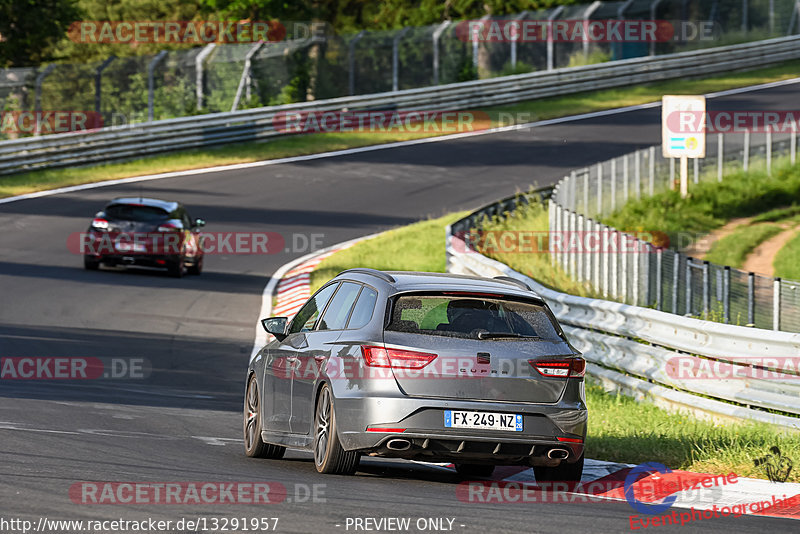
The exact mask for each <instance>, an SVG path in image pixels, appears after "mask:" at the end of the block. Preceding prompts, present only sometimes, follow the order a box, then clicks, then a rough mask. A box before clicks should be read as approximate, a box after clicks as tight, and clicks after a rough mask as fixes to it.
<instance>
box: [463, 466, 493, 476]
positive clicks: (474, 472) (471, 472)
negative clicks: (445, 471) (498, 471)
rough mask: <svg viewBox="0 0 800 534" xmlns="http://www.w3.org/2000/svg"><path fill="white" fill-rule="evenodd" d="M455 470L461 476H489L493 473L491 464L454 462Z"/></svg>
mask: <svg viewBox="0 0 800 534" xmlns="http://www.w3.org/2000/svg"><path fill="white" fill-rule="evenodd" d="M456 472H457V473H458V474H459V475H461V476H462V478H489V477H490V476H492V473H494V466H493V465H484V464H456Z"/></svg>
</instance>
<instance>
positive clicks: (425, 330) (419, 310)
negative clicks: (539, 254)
mask: <svg viewBox="0 0 800 534" xmlns="http://www.w3.org/2000/svg"><path fill="white" fill-rule="evenodd" d="M391 313H392V316H391V320H390V322H389V325H388V326H387V327H386V329H387V330H391V331H396V332H407V333H415V334H428V335H441V336H448V337H462V338H473V339H487V340H488V339H498V340H500V339H502V340H508V339H513V338H514V337H520V338H521V339H528V338H530V337H535V338H539V339H542V340H544V341H557V340H559V339H560V337H559V335H558V330H557V327H556V326H555V325H554V324H553V321H552V320H551V318H550V316H549V315H548V313H547V312H546V311H545V307H544V306H543V305H541V304H539V303H537V302H532V301H526V300H517V299H511V298H505V297H502V296H496V297H495V296H491V297H485V296H480V295H475V296H471V295H459V296H451V295H444V294H438V295H436V294H434V295H403V296H400V297H398V298H397V299H395V302H394V305H393V307H392V312H391ZM503 334H508V335H507V336H505V337H504V336H503Z"/></svg>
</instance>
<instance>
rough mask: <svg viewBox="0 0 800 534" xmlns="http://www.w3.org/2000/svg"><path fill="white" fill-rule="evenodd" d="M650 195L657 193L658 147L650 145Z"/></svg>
mask: <svg viewBox="0 0 800 534" xmlns="http://www.w3.org/2000/svg"><path fill="white" fill-rule="evenodd" d="M649 163H650V184H649V186H650V187H649V191H650V196H651V197H652V196H653V195H655V194H656V147H654V146H651V147H650V161H649Z"/></svg>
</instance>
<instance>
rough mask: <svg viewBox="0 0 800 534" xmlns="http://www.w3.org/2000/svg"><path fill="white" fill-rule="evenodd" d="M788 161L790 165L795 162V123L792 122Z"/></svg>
mask: <svg viewBox="0 0 800 534" xmlns="http://www.w3.org/2000/svg"><path fill="white" fill-rule="evenodd" d="M789 161H790V162H791V164H792V165H794V164H795V162H796V161H797V123H796V122H792V133H791V134H790V135H789Z"/></svg>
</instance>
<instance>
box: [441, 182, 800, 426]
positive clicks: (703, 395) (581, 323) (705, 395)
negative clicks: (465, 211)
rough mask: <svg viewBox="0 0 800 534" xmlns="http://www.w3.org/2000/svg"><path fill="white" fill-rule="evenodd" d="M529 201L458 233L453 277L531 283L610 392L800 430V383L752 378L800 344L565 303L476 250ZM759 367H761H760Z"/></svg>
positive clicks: (508, 204) (771, 335)
mask: <svg viewBox="0 0 800 534" xmlns="http://www.w3.org/2000/svg"><path fill="white" fill-rule="evenodd" d="M550 192H552V188H547V189H543V190H538V191H536V192H535V194H537V195H539V196H540V197H546V196H547V195H548V194H549V193H550ZM529 201H530V194H524V195H517V196H515V197H510V198H506V199H503V200H501V201H498V202H495V203H492V204H490V205H488V206H485V207H483V208H481V209H479V210H477V211H475V212H473V213H471V214H470V215H468V216H467V217H465V218H463V219H461V220H459V221H457V222H455V223H453V224H452V225H450V226H448V227H447V234H446V235H447V270H448V272H453V273H460V274H474V275H479V276H487V277H492V276H500V275H502V276H511V277H513V278H516V279H518V280H522V281H523V282H525V283H527V284H528V285H529V286H530V287H532V288H533V289H534V291H536V292H537V293H539V295H541V296H542V297H543V298H544V299H545V300H546V301H547V302H548V304H549V305H550V307H551V308H552V310H553V313H554V314H555V315H556V317H558V320H559V321H560V322H561V323H562V324H563V325H564V326H565V327H564V330H565V332H566V333H567V335H568V336H569V339H570V342H571V343H572V344H573V346H575V348H577V349H578V350H580V351H581V352H583V354H584V357H585V358H586V359H587V361H589V362H590V365H589V366H588V371H589V374H590V375H591V376H594V377H595V378H596V379H598V380H599V381H601V382H602V383H603V384H604V385H605V386H606V387H607V388H613V389H616V390H618V391H621V392H623V393H626V394H628V395H632V396H635V397H640V398H645V397H646V398H649V399H651V400H654V401H655V403H656V404H658V405H661V406H663V407H667V408H671V409H680V410H685V411H691V412H694V413H696V414H699V415H702V416H706V417H708V416H711V417H714V418H727V419H749V420H754V421H760V422H765V423H770V424H773V425H778V426H781V427H785V428H790V429H794V430H800V417H794V416H793V414H795V415H800V405H798V403H797V399H798V398H800V376H797V375H791V374H790V376H788V377H787V376H785V375H783V377H782V378H759V377H757V376H755V377H754V376H752V375H755V374H758V373H762V372H774V371H775V370H776V369H778V368H780V367H781V366H780V365H777V364H776V365H775V366H772V365H767V366H766V367H765V368H763V369H762V367H760V366H763V364H764V363H766V359H765V358H764V357H771V358H775V360H776V362H777V361H779V359H780V358H792V361H794V362H800V334H794V333H788V332H774V331H769V330H762V329H755V328H747V327H741V326H732V325H727V324H721V323H714V322H709V321H703V320H700V319H695V318H691V317H681V316H676V315H673V314H671V313H667V312H662V311H658V310H654V309H650V308H642V307H638V306H632V305H629V304H622V303H618V302H610V301H605V300H599V299H591V298H586V297H578V296H574V295H568V294H565V293H560V292H558V291H554V290H552V289H550V288H547V287H545V286H543V285H541V284H539V283H538V282H536V281H535V280H533V279H531V278H529V277H527V276H525V275H524V274H521V273H518V272H516V271H514V270H513V269H511V268H510V267H509V266H507V265H505V264H503V263H500V262H498V261H495V260H493V259H490V258H488V257H486V256H483V255H482V254H480V253H478V252H477V251H474V250H471V249H470V248H469V246H468V244H467V243H466V242H465V241H464V239H463V235H464V234H465V233H468V232H469V231H470V230H471V229H474V228H475V227H476V225H478V223H479V221H480V220H482V219H483V218H484V217H487V216H488V217H492V216H494V215H501V214H502V213H503V212H505V211H513V209H514V208H515V207H516V206H517V205H518V204H519V203H520V202H529ZM754 358H759V364H758V365H756V366H754V365H753V363H752V360H753V359H754ZM681 365H685V366H686V367H685V368H681V367H680V366H681ZM703 366H705V367H708V366H717V367H719V366H724V368H725V369H727V370H728V371H729V374H730V378H725V379H723V378H719V377H710V378H692V376H697V373H696V372H691V373H688V375H687V374H686V373H684V371H685V370H687V369H692V370H694V371H696V370H698V369H702V368H703ZM701 376H702V375H701ZM775 412H781V413H775Z"/></svg>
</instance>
